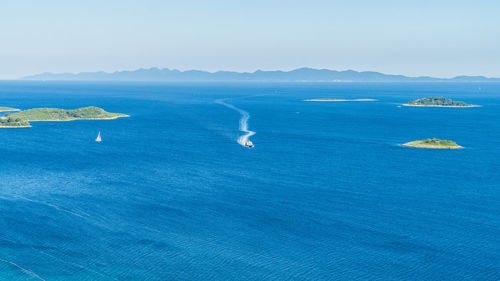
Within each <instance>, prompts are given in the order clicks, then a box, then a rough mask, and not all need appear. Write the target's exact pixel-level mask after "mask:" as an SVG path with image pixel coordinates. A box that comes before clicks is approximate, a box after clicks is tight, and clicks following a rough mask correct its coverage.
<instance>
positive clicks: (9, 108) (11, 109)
mask: <svg viewBox="0 0 500 281" xmlns="http://www.w3.org/2000/svg"><path fill="white" fill-rule="evenodd" d="M5 111H19V109H17V108H12V107H6V106H0V112H5Z"/></svg>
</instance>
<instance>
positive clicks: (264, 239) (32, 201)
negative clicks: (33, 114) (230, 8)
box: [0, 82, 500, 280]
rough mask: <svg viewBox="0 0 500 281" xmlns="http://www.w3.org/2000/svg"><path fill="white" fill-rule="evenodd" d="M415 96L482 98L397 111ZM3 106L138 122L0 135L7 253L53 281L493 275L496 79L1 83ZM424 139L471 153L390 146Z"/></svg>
mask: <svg viewBox="0 0 500 281" xmlns="http://www.w3.org/2000/svg"><path fill="white" fill-rule="evenodd" d="M425 96H445V97H447V98H452V99H456V100H463V101H465V102H468V103H472V104H480V105H482V107H478V108H410V107H398V105H401V104H402V103H405V102H407V101H409V100H412V99H416V98H421V97H425ZM221 98H224V99H226V100H225V101H226V102H228V103H231V104H232V105H234V106H237V107H238V108H241V109H243V110H245V111H247V112H248V113H249V114H250V119H249V128H250V130H252V131H256V132H257V134H256V135H254V136H252V137H251V139H252V141H253V142H254V143H255V145H256V146H255V148H253V149H251V150H250V149H246V148H244V147H242V146H240V145H239V144H238V143H237V142H236V140H237V138H238V137H239V136H240V135H241V132H239V130H238V122H239V119H240V117H241V116H240V114H239V113H238V112H236V111H234V110H231V109H230V108H227V107H224V106H222V105H220V104H217V103H215V100H217V99H221ZM310 98H374V99H377V101H374V102H329V103H321V102H305V101H303V100H305V99H310ZM0 101H1V103H0V106H11V107H16V108H21V109H26V108H32V107H60V108H78V107H82V106H89V105H95V106H99V107H102V108H104V109H105V110H107V111H111V112H121V113H126V114H129V115H131V117H130V118H120V119H117V120H107V121H97V120H82V121H74V122H33V124H32V125H33V127H32V128H26V129H2V130H0V134H1V137H2V145H1V146H0V155H2V157H1V159H0V161H1V164H2V168H1V169H0V179H1V182H0V228H1V229H3V231H2V232H1V233H0V258H2V259H5V260H8V261H11V262H14V263H16V264H18V265H20V266H22V267H24V268H27V269H29V270H31V271H33V272H35V273H36V274H38V275H39V276H41V277H43V278H44V279H46V280H346V279H349V280H367V279H369V280H396V279H397V280H400V279H403V280H457V279H458V280H496V279H499V278H500V276H499V275H498V272H500V267H499V264H500V256H499V255H498V252H500V238H499V237H500V227H499V226H500V217H499V213H498V202H499V199H500V191H499V188H498V187H499V185H498V182H499V181H500V176H499V174H498V172H497V171H498V170H499V168H500V164H499V162H498V159H500V152H499V150H498V149H497V147H498V146H499V145H500V125H499V123H498V122H497V121H496V120H498V118H499V117H500V116H499V112H500V85H499V84H493V83H488V84H474V83H471V84H460V83H442V84H439V83H437V84H423V83H415V84H387V83H378V84H358V83H297V84H270V83H262V84H258V83H249V84H231V83H228V84H217V83H205V84H203V83H199V84H185V83H171V84H165V83H152V84H144V83H60V82H1V83H0ZM99 131H100V132H101V135H102V138H103V142H102V143H96V142H95V141H94V139H95V137H96V135H97V133H98V132H99ZM431 137H437V138H445V139H451V140H454V141H456V142H457V143H459V144H460V145H463V146H465V149H463V150H426V149H414V148H406V147H401V146H399V145H400V144H401V143H404V142H408V141H412V140H416V139H423V138H431ZM1 278H3V279H7V280H26V279H30V278H31V279H33V276H32V275H29V274H28V273H27V272H23V271H22V270H20V269H19V268H16V267H15V266H12V264H9V263H5V262H0V279H1ZM33 280H35V279H33Z"/></svg>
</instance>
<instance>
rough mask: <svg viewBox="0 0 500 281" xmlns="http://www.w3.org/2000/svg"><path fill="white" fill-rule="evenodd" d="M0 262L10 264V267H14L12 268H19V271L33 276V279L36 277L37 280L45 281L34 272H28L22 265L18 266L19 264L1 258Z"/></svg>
mask: <svg viewBox="0 0 500 281" xmlns="http://www.w3.org/2000/svg"><path fill="white" fill-rule="evenodd" d="M0 262H4V263H8V264H10V265H12V266H15V267H17V268H18V269H20V270H21V271H22V272H24V273H27V274H29V275H31V276H33V277H35V278H36V279H38V280H42V281H45V279H43V278H42V277H40V276H38V275H37V274H36V273H34V272H33V271H30V270H28V269H26V268H24V267H21V266H20V265H18V264H16V263H14V262H11V261H9V260H5V259H1V258H0Z"/></svg>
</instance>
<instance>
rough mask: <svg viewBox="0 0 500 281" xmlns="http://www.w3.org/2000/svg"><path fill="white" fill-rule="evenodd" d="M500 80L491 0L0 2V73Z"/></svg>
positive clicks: (497, 12)
mask: <svg viewBox="0 0 500 281" xmlns="http://www.w3.org/2000/svg"><path fill="white" fill-rule="evenodd" d="M304 66H307V67H314V68H329V69H337V70H343V69H354V70H374V71H380V72H385V73H393V74H405V75H433V76H441V77H450V76H454V75H460V74H466V75H486V76H496V77H500V1H498V0H476V1H461V0H454V1H449V0H439V1H438V0H434V1H427V0H420V1H417V0H415V1H405V0H399V1H396V0H395V1H390V0H378V1H372V0H349V1H347V0H342V1H337V0H328V1H326V0H325V1H323V0H308V1H305V0H304V1H295V0H287V1H272V0H267V1H261V0H252V1H248V0H247V1H238V0H232V1H229V0H228V1H219V0H210V1H208V0H183V1H180V0H179V1H168V0H164V1H160V0H149V1H148V0H141V1H139V0H137V1H132V0H98V1H95V0H81V1H71V0H64V1H62V0H61V1H55V0H44V1H40V0H36V1H35V0H33V1H25V0H6V1H2V4H1V6H0V78H1V79H10V78H17V77H20V76H23V75H28V74H35V73H39V72H45V71H48V72H80V71H100V70H103V71H115V70H131V69H136V68H141V67H144V68H149V67H161V68H163V67H167V68H177V69H181V70H186V69H201V70H209V71H214V70H236V71H253V70H256V69H265V70H271V69H284V70H289V69H293V68H298V67H304Z"/></svg>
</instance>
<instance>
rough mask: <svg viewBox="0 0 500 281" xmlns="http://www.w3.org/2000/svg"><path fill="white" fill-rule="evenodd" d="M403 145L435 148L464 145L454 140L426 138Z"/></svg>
mask: <svg viewBox="0 0 500 281" xmlns="http://www.w3.org/2000/svg"><path fill="white" fill-rule="evenodd" d="M402 146H409V147H418V148H434V149H458V148H463V146H460V145H458V144H457V143H456V142H454V141H450V140H440V139H436V138H434V139H425V140H418V141H412V142H407V143H404V144H402Z"/></svg>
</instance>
